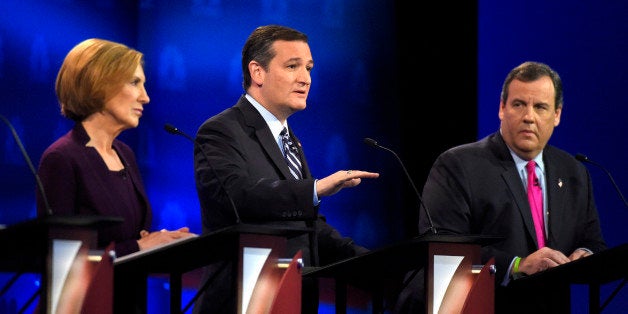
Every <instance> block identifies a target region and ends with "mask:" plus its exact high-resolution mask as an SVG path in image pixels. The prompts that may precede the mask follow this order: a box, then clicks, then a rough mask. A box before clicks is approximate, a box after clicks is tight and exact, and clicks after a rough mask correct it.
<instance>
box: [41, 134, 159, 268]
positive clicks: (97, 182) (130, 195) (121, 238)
mask: <svg viewBox="0 0 628 314" xmlns="http://www.w3.org/2000/svg"><path fill="white" fill-rule="evenodd" d="M89 140H90V138H89V136H88V135H87V132H86V131H85V129H84V128H83V125H82V124H81V123H76V124H75V126H74V128H73V129H72V130H70V131H69V132H68V133H66V134H65V135H63V136H62V137H60V138H59V139H57V140H56V141H55V142H54V143H52V145H50V146H49V147H48V148H47V149H46V150H45V151H44V153H43V154H42V157H41V160H40V162H39V169H38V175H39V177H40V178H41V182H42V184H43V186H44V191H45V193H46V196H47V199H48V202H49V204H50V207H51V210H52V214H53V215H104V216H115V217H121V218H123V219H124V222H122V223H120V224H116V225H114V226H111V227H107V228H104V229H103V230H100V231H99V233H98V247H99V248H101V249H102V248H105V247H106V246H107V245H109V244H110V243H111V242H115V250H116V254H117V256H118V257H120V256H124V255H127V254H129V253H132V252H136V251H138V250H139V247H138V244H137V239H139V233H140V231H141V230H148V231H150V229H149V228H150V226H151V221H152V211H151V207H150V203H149V201H148V198H147V196H146V192H145V191H144V185H143V182H142V178H141V176H140V172H139V169H138V166H137V161H136V159H135V154H134V153H133V151H132V150H131V148H130V147H129V146H128V145H126V144H125V143H123V142H122V141H120V140H114V142H113V148H114V149H115V150H116V152H117V153H118V155H119V156H120V159H121V160H122V163H123V164H124V167H125V169H124V170H123V171H121V172H116V171H110V170H109V169H108V168H107V165H106V164H105V162H104V160H103V159H102V157H101V156H100V155H99V154H98V152H97V151H96V149H95V148H93V147H87V146H85V145H86V144H87V142H88V141H89ZM37 212H38V215H39V216H44V215H46V208H45V203H44V201H43V199H42V196H41V194H40V193H39V191H37Z"/></svg>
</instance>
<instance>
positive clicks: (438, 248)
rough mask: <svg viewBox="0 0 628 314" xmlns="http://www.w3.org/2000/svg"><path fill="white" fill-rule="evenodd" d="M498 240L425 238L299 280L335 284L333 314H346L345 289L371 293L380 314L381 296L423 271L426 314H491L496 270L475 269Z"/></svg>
mask: <svg viewBox="0 0 628 314" xmlns="http://www.w3.org/2000/svg"><path fill="white" fill-rule="evenodd" d="M501 239H503V238H501V237H492V236H473V235H439V234H428V235H423V236H420V237H416V238H414V239H411V240H409V241H404V242H401V243H398V244H395V245H392V246H389V247H385V248H382V249H379V250H374V251H371V252H368V253H366V254H363V255H360V256H356V257H352V258H349V259H345V260H342V261H339V262H336V263H333V264H330V265H327V266H323V267H312V268H309V267H308V268H306V269H304V270H303V276H304V277H313V278H332V279H334V280H335V307H336V313H346V306H347V296H346V292H347V286H348V285H351V286H353V287H356V288H359V289H362V290H364V291H367V292H369V293H370V294H371V298H372V305H373V313H381V312H383V310H384V309H383V299H384V291H385V290H386V289H388V288H390V287H391V286H394V285H395V284H397V282H398V281H399V279H400V278H402V277H403V275H404V274H406V273H407V272H409V271H412V270H418V269H424V270H425V271H426V274H427V275H426V276H425V287H426V289H425V291H426V292H425V294H426V295H425V296H424V297H425V298H426V302H425V303H426V306H427V309H426V312H427V313H436V312H438V309H439V308H440V309H448V310H452V311H454V312H458V313H490V312H491V311H492V310H493V302H492V301H493V300H494V299H493V298H494V273H495V269H494V264H493V263H492V260H491V261H489V262H488V263H486V264H485V265H479V263H480V261H481V254H480V248H481V247H482V246H483V245H486V244H490V243H494V242H497V241H499V240H501ZM452 266H453V267H452ZM444 274H448V275H444ZM442 279H446V281H447V282H442V281H441V280H442ZM487 305H488V306H490V308H486V307H485V306H487Z"/></svg>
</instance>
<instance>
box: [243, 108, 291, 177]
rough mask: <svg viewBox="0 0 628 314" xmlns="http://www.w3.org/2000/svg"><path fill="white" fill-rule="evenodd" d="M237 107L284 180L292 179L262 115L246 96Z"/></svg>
mask: <svg viewBox="0 0 628 314" xmlns="http://www.w3.org/2000/svg"><path fill="white" fill-rule="evenodd" d="M236 106H237V107H239V108H240V110H242V115H243V116H244V122H245V123H246V125H247V126H249V127H251V128H253V129H254V133H255V136H256V137H257V139H258V141H259V143H260V145H261V146H262V148H263V149H264V151H265V152H266V154H267V155H268V156H269V157H270V161H271V162H272V163H273V164H274V165H275V168H277V169H279V172H281V175H282V176H283V177H284V178H292V174H291V173H290V169H288V165H287V164H286V160H285V159H284V157H283V155H282V154H281V150H280V149H279V146H278V145H277V142H276V140H275V138H273V134H272V132H270V128H268V125H267V124H266V121H264V118H263V117H262V115H261V114H260V113H259V112H258V111H257V110H256V109H255V107H253V105H252V104H251V103H250V102H249V101H248V100H247V99H246V97H244V96H242V97H240V100H239V101H238V104H237V105H236Z"/></svg>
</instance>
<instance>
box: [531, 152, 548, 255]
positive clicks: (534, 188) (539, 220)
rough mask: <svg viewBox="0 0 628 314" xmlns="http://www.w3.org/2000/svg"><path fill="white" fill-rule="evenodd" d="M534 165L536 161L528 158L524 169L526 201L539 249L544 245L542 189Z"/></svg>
mask: <svg viewBox="0 0 628 314" xmlns="http://www.w3.org/2000/svg"><path fill="white" fill-rule="evenodd" d="M535 167H536V163H535V162H534V160H530V161H529V162H528V164H527V165H526V170H527V171H528V202H530V210H531V211H532V219H533V220H534V230H535V231H536V240H537V242H538V244H539V249H540V248H542V247H544V246H545V225H544V224H543V194H542V193H543V191H542V190H541V185H540V184H539V178H537V177H536V171H535V170H534V169H535Z"/></svg>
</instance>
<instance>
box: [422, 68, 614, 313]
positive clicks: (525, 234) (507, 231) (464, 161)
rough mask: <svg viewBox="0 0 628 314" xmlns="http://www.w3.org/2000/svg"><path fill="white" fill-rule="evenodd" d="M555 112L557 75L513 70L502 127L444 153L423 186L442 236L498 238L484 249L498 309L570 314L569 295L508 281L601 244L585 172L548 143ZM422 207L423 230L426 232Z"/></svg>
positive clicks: (559, 103) (558, 106) (559, 104)
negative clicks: (492, 270) (519, 286)
mask: <svg viewBox="0 0 628 314" xmlns="http://www.w3.org/2000/svg"><path fill="white" fill-rule="evenodd" d="M562 109H563V91H562V82H561V79H560V77H559V75H558V74H557V73H556V72H555V71H554V70H552V69H551V68H550V67H549V66H547V65H546V64H543V63H539V62H525V63H523V64H521V65H519V66H517V67H516V68H514V69H513V70H512V71H511V72H510V73H509V74H508V76H507V77H506V80H505V81H504V84H503V87H502V92H501V99H500V104H499V119H500V120H501V124H500V129H499V131H497V132H495V133H493V134H491V135H489V136H487V137H485V138H483V139H481V140H479V141H477V142H475V143H470V144H465V145H461V146H458V147H455V148H451V149H449V150H447V151H446V152H444V153H443V154H441V155H440V156H439V157H438V158H437V160H436V161H435V162H434V165H433V166H432V169H431V170H430V173H429V176H428V179H427V181H426V183H425V186H424V189H423V202H424V204H425V208H427V210H429V214H430V215H431V218H432V221H433V223H434V226H435V227H436V229H437V230H438V232H439V233H453V234H477V235H497V236H503V237H504V241H501V242H498V243H495V244H492V245H488V246H486V247H484V248H482V260H483V261H482V262H483V263H486V262H487V261H488V260H489V259H490V258H491V257H495V263H496V266H497V274H496V283H495V287H496V296H495V302H496V307H495V309H496V313H504V312H508V313H519V312H526V313H550V312H551V313H564V312H567V313H568V312H569V304H568V303H565V302H568V299H567V300H566V299H565V296H564V295H557V294H556V293H555V290H556V289H552V287H545V288H546V289H539V290H537V291H527V290H525V291H522V290H521V289H519V290H514V289H513V288H512V287H509V284H510V283H511V281H512V280H513V278H517V277H518V276H526V275H531V274H534V273H537V272H539V271H543V270H545V269H548V268H551V267H555V266H557V265H561V264H564V263H568V262H569V261H573V260H576V259H579V258H581V257H584V256H587V255H590V254H593V253H595V252H599V251H601V250H604V249H605V248H606V244H605V241H604V239H603V236H602V232H601V229H600V222H599V219H598V212H597V208H596V205H595V201H594V198H593V191H592V183H591V178H590V176H589V173H588V171H587V169H586V167H585V166H584V165H582V164H581V163H580V162H579V161H577V160H576V159H575V158H574V157H573V156H572V155H570V154H568V153H567V152H565V151H563V150H561V149H558V148H556V147H554V146H551V145H547V143H548V141H549V139H550V137H551V135H552V133H553V131H554V128H555V127H556V126H558V124H559V123H560V118H561V113H562ZM528 182H529V183H528ZM425 208H422V209H421V212H420V216H419V231H420V232H425V231H427V230H429V228H430V227H431V226H430V225H429V220H428V219H427V215H426V212H425ZM535 209H538V211H536V210H535Z"/></svg>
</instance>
